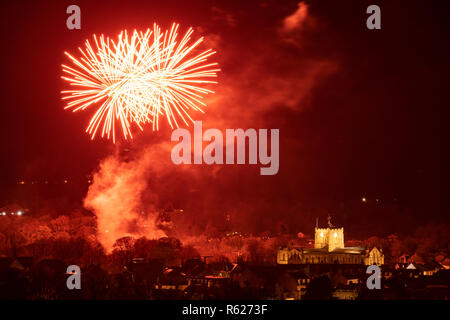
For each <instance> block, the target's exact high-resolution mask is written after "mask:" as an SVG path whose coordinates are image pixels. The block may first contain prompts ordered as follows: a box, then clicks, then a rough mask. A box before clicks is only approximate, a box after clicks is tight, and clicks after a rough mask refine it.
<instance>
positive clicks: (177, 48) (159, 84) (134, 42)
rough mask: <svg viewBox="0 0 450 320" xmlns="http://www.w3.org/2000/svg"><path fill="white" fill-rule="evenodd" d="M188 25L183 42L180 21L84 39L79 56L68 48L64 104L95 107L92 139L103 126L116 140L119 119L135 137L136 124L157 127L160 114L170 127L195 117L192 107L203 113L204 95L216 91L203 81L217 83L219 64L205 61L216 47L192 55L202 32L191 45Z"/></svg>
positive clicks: (90, 127)
mask: <svg viewBox="0 0 450 320" xmlns="http://www.w3.org/2000/svg"><path fill="white" fill-rule="evenodd" d="M192 33H193V30H192V28H190V29H189V30H188V31H187V32H186V33H185V35H184V36H183V37H182V39H181V40H180V41H178V40H177V38H178V25H177V24H173V25H172V27H171V29H170V31H165V32H164V33H162V32H161V29H160V28H159V27H158V26H157V25H156V24H155V25H154V28H153V30H150V29H148V30H147V31H145V32H138V31H136V30H135V31H134V32H133V33H132V34H131V35H130V36H129V35H128V33H127V31H126V30H125V31H122V32H121V33H120V34H119V36H118V39H117V41H114V40H112V39H110V38H105V37H104V36H103V35H101V36H100V37H97V36H95V35H94V36H93V39H94V44H93V45H91V43H90V42H89V40H86V44H85V48H84V49H82V48H79V51H80V53H81V56H80V57H79V58H76V57H74V56H73V55H71V54H69V53H67V52H65V54H66V56H67V57H68V58H69V59H70V61H71V62H72V64H73V65H72V66H68V65H64V64H63V65H62V68H63V73H64V76H62V78H63V79H64V80H66V81H68V82H69V84H70V86H71V87H72V88H71V90H64V91H62V95H63V97H62V99H63V100H67V103H66V106H65V109H72V110H73V111H74V112H76V111H79V110H85V109H86V108H88V107H91V106H92V107H94V106H95V107H96V111H95V113H94V115H93V117H92V118H91V120H90V122H89V125H88V127H87V129H86V132H88V133H89V134H90V135H91V138H92V139H94V138H95V136H96V135H97V133H98V132H99V129H100V130H101V136H102V137H104V136H106V137H107V138H108V139H109V138H110V137H112V139H113V141H114V142H115V135H116V122H118V123H120V127H121V130H122V131H123V135H124V137H125V139H127V137H128V136H129V137H131V138H132V137H133V136H132V133H131V125H132V123H134V124H136V125H137V127H138V128H140V129H141V130H142V129H143V125H144V124H147V123H152V128H153V130H158V129H159V118H160V117H161V116H165V117H166V118H167V121H168V123H169V125H170V127H171V128H174V127H179V121H180V120H181V121H182V122H183V123H184V124H186V125H189V122H193V119H192V118H191V116H190V114H189V111H190V110H197V111H200V112H203V109H202V107H205V106H206V104H205V103H204V102H203V101H202V100H203V95H205V94H208V93H213V91H211V90H209V89H207V88H205V87H204V86H205V84H210V83H217V82H216V81H214V80H212V79H211V78H215V77H217V72H218V71H220V69H217V63H215V62H214V63H206V61H207V59H208V57H210V56H211V55H213V54H214V53H215V51H213V50H211V49H208V50H206V51H202V52H200V53H197V54H194V52H196V51H197V50H198V48H197V47H198V45H199V44H200V43H201V42H202V41H203V37H202V38H200V39H198V40H197V41H196V42H194V43H193V44H189V42H190V40H191V35H192Z"/></svg>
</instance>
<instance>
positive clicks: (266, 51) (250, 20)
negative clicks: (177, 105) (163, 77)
mask: <svg viewBox="0 0 450 320" xmlns="http://www.w3.org/2000/svg"><path fill="white" fill-rule="evenodd" d="M373 3H376V4H378V5H379V6H380V7H381V12H382V29H381V30H375V31H371V30H368V29H367V28H366V27H365V20H366V18H367V16H368V15H367V14H366V13H365V11H366V8H367V6H368V5H370V4H373ZM443 3H444V2H442V3H440V2H437V1H375V2H374V1H370V2H368V1H307V2H306V4H307V5H308V16H307V18H306V20H305V21H304V23H303V25H302V26H301V27H299V28H298V29H296V30H294V31H293V32H292V33H291V34H289V36H286V35H285V34H284V33H283V32H282V31H280V30H281V28H282V22H283V19H285V18H286V17H288V16H290V15H292V14H294V12H295V11H296V10H297V5H298V1H265V0H259V1H151V0H148V1H111V0H109V1H76V2H73V1H3V2H2V4H1V10H0V15H1V16H0V20H1V23H2V26H1V40H2V42H3V45H2V50H1V52H0V56H1V61H2V78H1V81H2V84H1V90H2V99H1V109H0V119H1V120H2V121H1V125H0V146H1V150H2V152H1V156H0V179H1V184H2V190H4V191H3V192H4V193H8V192H9V191H10V190H11V188H12V187H11V186H13V185H15V183H16V182H17V181H19V180H21V179H29V180H33V179H36V180H47V179H62V178H64V177H69V178H73V179H76V177H84V176H85V175H86V174H89V173H91V172H93V171H94V170H95V169H96V167H97V165H98V163H99V161H100V160H101V159H102V158H104V157H105V156H106V155H108V154H110V153H112V152H113V150H114V147H113V146H112V144H111V142H108V141H105V140H102V139H96V140H94V141H91V140H90V138H89V136H88V135H87V134H86V133H84V130H85V127H86V125H87V120H88V119H89V117H90V115H91V114H90V113H89V112H85V113H75V114H72V113H71V112H69V111H64V110H63V103H62V101H61V100H60V93H59V92H60V90H61V89H62V86H63V82H62V80H61V79H60V76H61V66H60V65H61V63H64V62H66V60H65V58H64V56H63V52H64V51H65V50H67V51H69V52H75V51H76V48H77V47H78V46H82V45H83V43H84V41H85V39H87V38H90V37H91V35H92V34H94V33H96V34H99V33H104V34H107V35H110V36H112V37H114V36H115V35H116V34H118V32H119V31H120V30H122V29H125V28H126V29H128V30H132V29H134V28H137V29H146V28H148V27H151V26H152V24H153V22H158V23H159V24H160V25H161V26H163V27H165V28H167V27H169V26H170V24H171V23H172V22H173V21H176V22H178V23H180V25H182V26H185V27H187V26H194V27H196V28H197V30H200V31H202V32H204V34H205V35H207V36H208V35H214V36H215V37H216V38H214V37H211V39H217V38H219V39H220V41H217V42H214V41H212V40H211V43H213V44H214V43H217V48H214V49H216V50H217V51H218V54H217V60H218V62H219V63H220V65H221V68H222V72H221V74H220V75H219V86H218V89H217V92H218V94H219V95H221V96H223V95H225V94H226V91H225V89H223V88H227V89H228V90H231V91H230V92H237V91H238V90H240V89H238V87H245V89H246V90H249V92H250V91H252V88H256V89H255V92H261V95H260V96H261V99H250V98H248V100H245V101H244V100H239V97H245V96H247V95H245V94H243V93H239V94H236V95H235V97H234V100H233V102H234V103H235V104H236V105H239V104H240V103H241V105H239V106H238V107H239V108H242V109H245V110H249V111H248V112H249V113H245V112H247V111H245V112H244V116H243V120H242V122H239V117H240V115H239V113H237V112H234V111H232V112H231V113H230V114H232V115H233V121H231V120H229V121H226V122H225V123H232V124H233V125H235V126H238V125H240V126H241V127H244V128H246V127H258V126H259V125H261V124H264V126H265V128H280V145H281V150H280V158H281V163H280V172H279V174H278V175H277V176H274V177H264V178H263V177H260V176H258V175H257V173H256V171H252V172H251V173H247V174H245V175H242V177H243V178H242V179H243V182H242V181H240V180H239V179H237V178H236V177H231V178H229V177H230V175H231V176H232V175H233V174H235V175H238V174H239V175H240V174H241V172H240V171H239V173H238V171H234V173H233V169H226V172H227V177H228V178H227V179H228V180H227V182H223V184H222V182H219V184H220V185H221V186H222V187H223V189H220V188H219V189H220V193H222V192H224V194H227V192H228V194H232V193H233V191H232V190H241V189H240V188H242V190H241V191H240V193H239V194H238V195H234V196H236V197H239V198H241V199H243V200H245V202H247V203H250V204H251V203H253V202H258V201H259V200H261V199H264V200H261V201H262V202H264V208H263V209H261V210H262V211H263V212H266V211H267V212H269V211H270V212H272V215H271V217H272V218H271V219H269V220H268V222H267V223H266V224H267V225H269V224H270V223H271V222H270V221H273V223H274V224H277V223H278V222H280V221H289V217H290V216H292V215H295V212H294V209H292V210H287V211H286V207H289V206H290V207H292V208H302V209H299V210H306V211H308V212H310V211H312V212H314V213H309V214H305V216H306V217H308V219H309V218H310V217H311V216H314V215H315V214H318V215H320V217H324V216H325V215H326V213H327V212H332V213H336V214H337V215H339V213H340V214H341V216H340V222H341V223H347V224H349V223H350V222H349V221H350V220H352V221H355V225H358V226H359V225H362V224H365V225H368V223H370V221H372V220H374V219H375V220H379V221H378V222H377V223H375V224H378V226H380V225H383V224H384V223H385V222H383V223H381V222H380V221H386V220H389V228H390V230H389V231H392V229H395V226H394V225H395V224H398V223H399V222H404V221H413V222H414V223H415V224H416V225H417V224H420V223H422V222H429V221H439V222H446V223H448V211H447V209H448V204H447V203H446V202H447V201H446V200H445V197H446V195H447V194H448V188H447V184H446V183H444V178H443V176H444V173H443V172H444V168H443V166H444V165H445V164H446V162H444V154H443V150H444V148H445V149H446V146H447V143H446V142H447V140H446V139H444V138H443V125H444V124H443V123H442V122H443V121H445V122H447V121H446V120H447V117H446V114H447V113H445V109H446V108H447V107H448V102H447V101H446V100H444V99H445V98H447V95H448V87H449V81H448V66H449V50H448V49H449V45H448V39H449V36H450V34H449V22H448V11H447V10H445V8H444V6H443ZM70 4H77V5H79V6H80V8H81V12H82V27H81V30H68V29H67V28H66V26H65V20H66V18H67V14H66V13H65V9H66V8H67V6H68V5H70ZM198 28H200V29H198ZM284 36H286V37H287V38H286V39H283V37H284ZM255 61H257V62H255ZM261 62H263V63H261ZM253 65H254V67H253ZM316 66H317V67H316ZM316 70H318V71H317V72H316ZM256 74H257V75H258V76H255V75H256ZM265 74H267V77H268V79H273V81H278V82H277V83H279V81H281V80H283V79H287V81H290V80H289V79H292V80H291V81H298V80H297V79H302V80H301V82H299V84H300V85H301V86H300V87H301V88H308V89H305V92H304V93H302V97H301V98H299V99H294V101H295V102H294V105H293V106H292V105H289V102H287V101H289V97H287V99H286V100H283V99H273V103H272V105H270V108H263V109H262V108H260V106H259V105H256V104H257V103H258V101H263V100H264V98H265V97H264V95H265V94H267V96H268V97H270V96H271V95H273V94H274V92H271V91H270V90H267V91H264V90H262V88H265V87H264V85H265V84H264V83H260V81H264V77H265ZM310 75H313V76H311V78H313V79H310V78H309V77H310ZM221 77H222V78H221ZM231 79H235V80H234V81H235V83H234V84H232V82H233V81H232V80H231ZM222 80H223V81H222ZM308 81H310V82H312V83H313V84H312V85H311V83H310V82H308ZM222 82H223V83H224V85H223V87H220V85H221V83H222ZM239 82H242V85H241V84H240V83H239ZM303 84H304V86H303ZM290 85H292V83H291V84H290ZM221 88H222V90H223V91H222V92H221V91H220V90H221ZM233 90H234V91H233ZM290 90H291V89H289V90H287V91H286V94H287V95H289V94H291V91H290ZM294 92H295V91H294ZM248 96H251V93H250V94H249V95H248ZM268 99H269V100H270V98H268ZM222 101H223V99H222ZM252 101H253V102H254V103H255V104H252ZM271 101H272V100H271ZM223 108H224V107H222V106H220V107H216V108H214V105H213V104H212V105H211V108H210V109H209V110H208V112H207V113H206V115H205V116H202V119H203V120H204V121H206V119H208V117H210V118H209V119H217V118H218V117H219V116H220V115H221V114H223V113H224V111H223V110H224V109H223ZM236 108H237V107H236ZM233 110H234V109H233ZM252 112H254V113H252ZM256 113H257V115H256ZM249 119H257V120H254V122H252V121H251V120H249ZM211 121H213V120H211ZM214 121H215V120H214ZM163 132H164V130H163ZM151 134H152V133H150V134H149V133H146V134H145V135H142V136H139V135H138V139H137V140H138V141H137V142H136V145H140V144H141V143H142V141H139V139H141V140H145V139H146V137H148V136H149V135H151ZM158 134H159V135H163V138H161V139H165V138H167V137H169V136H168V135H166V136H164V133H162V134H161V133H158ZM236 170H237V169H236ZM219 179H220V178H219ZM223 179H225V178H223ZM237 185H240V187H237ZM250 189H251V190H252V191H250ZM216 191H217V192H219V191H218V190H216ZM211 192H213V191H211ZM234 196H230V197H231V198H233V197H234ZM363 196H364V197H367V199H369V200H370V201H369V202H370V203H368V204H363V203H361V197H363ZM182 198H183V197H182V196H181V199H182ZM213 198H214V197H213ZM374 199H380V203H374ZM172 201H175V202H176V201H179V202H180V203H181V205H183V200H180V199H173V200H172ZM200 201H201V200H200ZM220 205H224V206H226V204H222V203H221V204H220ZM272 205H273V206H272ZM364 206H366V207H368V206H370V209H369V208H364ZM377 206H378V207H377ZM205 210H206V209H205ZM258 210H259V209H258ZM283 211H286V212H287V213H285V214H284V213H283ZM316 211H317V212H319V213H317V212H316ZM274 212H275V213H274ZM373 212H375V214H376V217H373V216H372V213H373ZM393 212H395V214H393ZM252 217H255V215H252ZM277 217H280V219H278V218H277ZM377 217H378V219H377ZM338 220H339V218H338ZM300 221H301V222H299V224H300V225H301V223H304V221H302V220H301V219H300ZM261 228H265V226H262V227H261ZM381 229H382V228H379V230H381Z"/></svg>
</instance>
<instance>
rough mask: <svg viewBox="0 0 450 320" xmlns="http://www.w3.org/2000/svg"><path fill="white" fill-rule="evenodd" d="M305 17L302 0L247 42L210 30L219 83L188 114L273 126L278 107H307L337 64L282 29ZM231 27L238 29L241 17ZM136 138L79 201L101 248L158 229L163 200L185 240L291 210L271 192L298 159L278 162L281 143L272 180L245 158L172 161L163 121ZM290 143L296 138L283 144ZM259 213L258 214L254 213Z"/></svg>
mask: <svg viewBox="0 0 450 320" xmlns="http://www.w3.org/2000/svg"><path fill="white" fill-rule="evenodd" d="M216 10H217V9H216ZM233 17H235V15H233ZM285 18H286V17H285ZM294 18H295V19H294ZM236 19H237V18H236ZM299 19H300V20H299ZM305 19H306V20H308V19H309V17H308V10H307V8H306V7H303V6H302V5H300V6H299V8H298V11H297V12H295V13H294V14H293V15H292V16H291V18H289V17H288V18H286V19H285V20H283V19H282V20H281V21H280V20H278V21H274V22H273V28H272V29H271V32H272V33H271V34H261V35H257V36H253V35H252V36H250V37H249V38H248V39H247V38H246V39H245V40H246V41H247V42H246V46H241V45H240V44H239V43H238V42H236V43H234V42H233V39H231V38H229V36H227V35H226V34H225V35H221V33H220V32H218V31H213V32H210V33H209V34H208V33H207V34H206V39H205V42H206V45H207V46H210V47H212V48H213V49H214V50H216V51H217V52H218V54H217V59H218V60H219V64H220V67H221V68H222V72H221V73H220V74H219V78H218V81H219V84H218V85H217V86H216V87H214V88H213V90H216V93H215V94H213V95H208V96H207V100H206V103H207V105H208V107H207V108H205V111H206V113H205V114H200V113H193V114H191V115H192V117H193V119H195V120H202V121H203V127H204V130H206V129H208V128H218V129H220V130H225V129H226V128H243V129H246V128H256V129H258V128H267V129H271V128H279V127H281V126H282V124H283V123H284V122H285V121H286V120H282V121H280V120H279V118H277V117H274V116H273V115H274V114H275V115H277V114H278V113H280V112H279V111H282V112H286V111H287V112H289V113H294V114H295V113H299V112H301V111H302V110H304V109H305V108H308V107H309V106H310V100H309V99H310V97H311V93H312V92H314V90H316V88H317V86H318V85H319V84H320V82H321V81H322V80H324V79H326V78H327V77H328V76H330V75H331V74H333V73H335V72H336V71H337V70H338V65H337V63H336V62H334V61H329V60H326V59H317V58H314V55H313V54H308V52H305V51H302V50H300V49H299V47H298V46H296V45H293V44H292V43H286V42H285V37H284V38H283V37H280V35H279V33H280V29H279V26H280V25H283V21H284V24H285V27H286V23H288V26H289V28H288V29H289V30H285V31H286V32H292V33H291V34H290V36H292V37H295V32H296V31H297V28H296V27H295V26H296V25H297V24H299V23H302V21H304V20H305ZM291 20H292V21H291ZM294 20H295V21H294ZM294 22H295V25H293V24H294ZM224 23H226V22H224ZM236 25H237V26H238V27H239V21H238V20H237V21H236V23H235V24H233V26H236ZM216 27H217V26H216ZM229 27H230V26H229V25H227V28H229ZM308 28H314V24H308V23H304V24H303V25H302V28H301V29H302V32H307V31H308ZM206 29H207V28H206ZM285 29H286V28H285ZM286 34H287V33H284V35H285V36H286ZM253 38H254V39H253ZM286 46H287V47H286ZM292 52H295V54H293V53H292ZM191 128H192V126H191ZM284 134H285V133H283V128H282V127H281V128H280V143H281V144H283V143H291V142H289V141H292V139H286V140H285V141H287V142H283V135H284ZM286 138H287V137H286ZM155 141H156V142H155ZM132 145H133V150H132V151H131V152H130V156H131V157H132V160H124V159H122V157H121V156H120V154H119V153H116V154H115V155H112V156H110V157H107V158H106V159H104V160H103V161H102V162H101V164H100V166H99V169H98V171H97V173H96V174H95V175H94V179H93V184H92V185H91V187H90V188H89V191H88V194H87V196H86V199H85V206H86V207H87V208H89V209H91V210H92V211H93V212H94V213H95V214H96V216H97V219H98V231H99V239H100V241H101V242H102V244H103V245H104V246H105V247H106V248H107V249H110V248H111V247H112V245H113V243H114V241H115V240H116V239H117V238H120V237H122V236H126V235H133V236H136V237H138V236H146V237H147V238H158V237H161V236H164V235H165V233H164V232H162V231H161V230H158V228H157V226H156V225H155V219H156V217H157V213H158V210H160V209H161V207H164V206H165V205H167V203H176V204H177V206H178V207H180V208H183V209H185V210H184V216H183V217H182V218H180V221H178V223H177V224H178V225H177V227H178V229H177V232H176V236H177V237H179V238H181V239H183V238H185V239H191V238H190V237H191V236H195V235H196V234H201V233H204V232H206V229H208V230H209V231H211V229H213V230H217V231H219V232H220V231H226V230H227V228H228V230H229V229H233V230H235V229H239V228H240V229H242V230H246V231H249V232H257V231H258V230H268V229H270V228H274V226H275V228H276V226H278V224H279V223H280V221H281V220H282V219H283V218H282V217H280V216H279V212H280V211H281V210H283V211H282V212H284V213H285V214H289V213H290V212H291V210H292V208H287V207H286V206H289V205H290V204H289V203H287V202H286V201H285V200H284V199H283V198H282V197H279V198H277V199H275V197H276V194H277V192H279V191H280V189H279V187H277V183H281V184H283V183H284V182H283V179H286V181H290V180H291V176H290V175H289V174H287V173H288V172H290V171H292V170H296V168H295V167H292V166H297V165H298V162H297V161H294V160H292V161H289V162H284V163H283V159H284V158H283V157H284V154H283V151H284V150H286V148H284V149H283V148H282V149H281V150H280V157H281V159H282V160H281V163H280V174H279V175H278V176H277V177H274V178H272V179H275V180H268V179H266V180H262V178H261V177H259V173H258V171H257V170H259V169H258V168H255V169H254V170H253V169H249V167H247V166H240V167H239V166H236V167H232V168H229V167H227V166H223V165H222V166H220V165H215V166H207V165H201V166H200V165H197V166H194V165H191V166H189V165H186V166H183V165H182V166H175V165H174V164H172V162H171V160H170V152H171V147H172V144H171V143H170V132H168V130H167V128H163V129H162V131H161V132H159V133H158V134H155V133H154V132H151V130H147V131H146V132H144V133H142V134H141V135H140V136H139V137H138V138H137V139H136V140H134V141H133V142H132ZM295 147H298V145H297V142H296V143H295V144H294V145H288V148H295ZM118 148H119V149H120V148H121V147H118ZM283 166H286V167H283ZM283 172H284V173H283ZM280 181H281V182H280ZM289 183H291V182H289ZM274 188H275V190H274ZM291 207H292V206H291ZM258 214H261V217H259V218H257V219H255V217H256V215H258ZM226 215H228V216H231V221H228V222H226V221H225V218H224V217H225V216H226ZM209 231H208V232H209ZM214 232H215V231H214ZM214 232H213V231H211V233H214Z"/></svg>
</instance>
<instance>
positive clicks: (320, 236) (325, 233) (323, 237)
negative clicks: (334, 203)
mask: <svg viewBox="0 0 450 320" xmlns="http://www.w3.org/2000/svg"><path fill="white" fill-rule="evenodd" d="M325 247H327V248H328V251H333V250H334V249H337V248H344V228H338V227H334V226H333V225H332V224H331V217H328V227H327V228H318V226H317V225H316V228H315V240H314V248H325Z"/></svg>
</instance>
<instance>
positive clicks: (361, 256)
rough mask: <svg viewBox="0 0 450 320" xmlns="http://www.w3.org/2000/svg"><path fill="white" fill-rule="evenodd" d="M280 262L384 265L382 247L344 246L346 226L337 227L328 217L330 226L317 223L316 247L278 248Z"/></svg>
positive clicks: (278, 261) (278, 260)
mask: <svg viewBox="0 0 450 320" xmlns="http://www.w3.org/2000/svg"><path fill="white" fill-rule="evenodd" d="M277 263H278V264H319V263H322V264H335V263H337V264H364V265H372V264H376V265H383V264H384V254H383V251H382V250H381V249H377V248H376V247H373V248H371V249H368V248H362V247H345V246H344V228H342V227H335V226H333V225H332V224H331V218H330V217H328V226H327V227H326V228H319V227H318V226H317V225H316V228H315V238H314V248H299V247H284V248H279V249H278V254H277Z"/></svg>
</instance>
